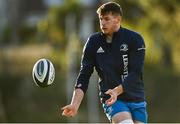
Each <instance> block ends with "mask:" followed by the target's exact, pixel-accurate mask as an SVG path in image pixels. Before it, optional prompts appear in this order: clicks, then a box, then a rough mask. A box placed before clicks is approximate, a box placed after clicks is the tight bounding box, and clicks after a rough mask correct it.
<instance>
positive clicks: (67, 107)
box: [61, 105, 69, 110]
mask: <svg viewBox="0 0 180 124" xmlns="http://www.w3.org/2000/svg"><path fill="white" fill-rule="evenodd" d="M65 109H69V105H66V106H64V107H62V108H61V110H65Z"/></svg>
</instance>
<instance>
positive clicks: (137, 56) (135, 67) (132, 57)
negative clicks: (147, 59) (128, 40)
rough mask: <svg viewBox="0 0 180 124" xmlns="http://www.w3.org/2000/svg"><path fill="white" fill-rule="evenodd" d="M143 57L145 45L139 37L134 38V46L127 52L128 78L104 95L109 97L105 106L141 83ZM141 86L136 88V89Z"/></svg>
mask: <svg viewBox="0 0 180 124" xmlns="http://www.w3.org/2000/svg"><path fill="white" fill-rule="evenodd" d="M144 56H145V44H144V40H143V39H142V37H141V36H139V35H138V36H137V37H136V38H135V41H134V44H133V45H132V47H131V51H130V52H129V65H128V68H130V71H129V74H128V76H127V77H126V78H125V80H124V81H123V82H122V84H120V85H119V86H117V87H115V88H114V89H109V90H108V91H107V92H106V94H109V95H110V96H111V97H110V98H109V99H108V100H107V101H106V104H107V105H112V104H113V103H114V102H115V101H116V100H117V97H118V95H120V94H122V93H123V92H127V91H129V90H131V89H132V88H134V87H135V85H136V82H139V81H142V71H143V65H144ZM139 87H141V86H138V88H139Z"/></svg>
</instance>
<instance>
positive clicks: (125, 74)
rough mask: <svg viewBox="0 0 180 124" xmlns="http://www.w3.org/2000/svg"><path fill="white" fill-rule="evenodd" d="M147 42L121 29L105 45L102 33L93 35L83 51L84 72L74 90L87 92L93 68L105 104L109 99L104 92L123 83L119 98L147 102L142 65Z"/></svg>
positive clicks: (132, 32)
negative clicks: (78, 89) (96, 74)
mask: <svg viewBox="0 0 180 124" xmlns="http://www.w3.org/2000/svg"><path fill="white" fill-rule="evenodd" d="M144 57H145V43H144V40H143V38H142V37H141V36H140V34H138V33H136V32H134V31H131V30H128V29H125V28H123V27H120V29H119V30H118V31H117V32H115V33H114V34H113V38H112V42H111V43H107V42H106V36H105V35H104V34H103V33H102V32H98V33H95V34H93V35H91V36H90V37H89V38H88V40H87V42H86V44H85V46H84V50H83V55H82V60H81V69H80V72H79V75H78V78H77V83H76V85H75V88H80V89H82V90H83V92H84V93H85V92H86V90H87V88H88V84H89V78H90V76H91V74H92V73H93V70H94V67H95V69H96V71H97V73H98V75H99V78H100V79H99V91H100V98H101V101H102V102H105V100H107V99H108V98H109V97H110V96H109V95H106V94H105V92H106V91H107V90H108V89H113V88H115V87H116V86H118V85H120V84H122V86H123V90H124V92H123V93H122V94H121V95H119V96H118V99H120V100H123V101H128V102H139V101H144V100H145V95H144V83H143V76H142V73H143V65H144Z"/></svg>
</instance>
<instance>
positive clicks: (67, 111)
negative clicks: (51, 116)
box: [61, 104, 77, 117]
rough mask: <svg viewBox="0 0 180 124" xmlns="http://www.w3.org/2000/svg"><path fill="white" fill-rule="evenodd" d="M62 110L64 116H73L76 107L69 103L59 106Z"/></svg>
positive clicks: (75, 112)
mask: <svg viewBox="0 0 180 124" xmlns="http://www.w3.org/2000/svg"><path fill="white" fill-rule="evenodd" d="M61 110H63V112H62V115H63V116H66V117H74V116H75V115H76V114H77V107H76V106H74V105H72V104H70V105H67V106H64V107H63V108H61Z"/></svg>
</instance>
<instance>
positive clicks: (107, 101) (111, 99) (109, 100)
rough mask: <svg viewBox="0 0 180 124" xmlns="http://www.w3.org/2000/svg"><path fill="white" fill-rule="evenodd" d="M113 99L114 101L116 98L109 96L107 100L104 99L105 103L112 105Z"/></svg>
mask: <svg viewBox="0 0 180 124" xmlns="http://www.w3.org/2000/svg"><path fill="white" fill-rule="evenodd" d="M115 101H116V99H115V98H113V97H111V98H109V99H108V100H106V104H107V105H108V106H109V105H112V104H113V103H114V102H115Z"/></svg>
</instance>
